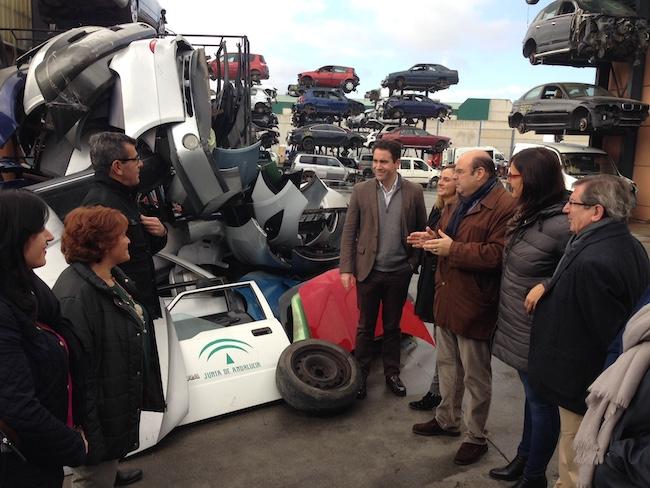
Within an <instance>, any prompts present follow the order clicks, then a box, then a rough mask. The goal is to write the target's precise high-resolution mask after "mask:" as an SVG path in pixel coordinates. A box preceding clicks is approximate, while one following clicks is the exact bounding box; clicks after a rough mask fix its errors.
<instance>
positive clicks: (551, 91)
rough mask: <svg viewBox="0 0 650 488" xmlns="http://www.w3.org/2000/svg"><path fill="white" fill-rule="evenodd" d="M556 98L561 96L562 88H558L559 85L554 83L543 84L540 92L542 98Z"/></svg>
mask: <svg viewBox="0 0 650 488" xmlns="http://www.w3.org/2000/svg"><path fill="white" fill-rule="evenodd" d="M556 98H562V90H560V87H559V86H556V85H547V86H545V87H544V91H543V92H542V100H553V99H556Z"/></svg>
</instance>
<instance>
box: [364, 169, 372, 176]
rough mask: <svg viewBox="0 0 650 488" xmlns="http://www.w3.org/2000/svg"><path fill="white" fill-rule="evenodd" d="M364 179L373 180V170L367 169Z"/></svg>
mask: <svg viewBox="0 0 650 488" xmlns="http://www.w3.org/2000/svg"><path fill="white" fill-rule="evenodd" d="M363 177H364V178H372V170H371V169H370V168H366V169H364V170H363Z"/></svg>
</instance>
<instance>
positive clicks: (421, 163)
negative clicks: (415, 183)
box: [413, 159, 429, 171]
mask: <svg viewBox="0 0 650 488" xmlns="http://www.w3.org/2000/svg"><path fill="white" fill-rule="evenodd" d="M413 167H414V169H421V170H424V171H426V170H427V169H429V168H428V167H427V164H426V163H425V162H424V161H422V160H420V159H414V160H413Z"/></svg>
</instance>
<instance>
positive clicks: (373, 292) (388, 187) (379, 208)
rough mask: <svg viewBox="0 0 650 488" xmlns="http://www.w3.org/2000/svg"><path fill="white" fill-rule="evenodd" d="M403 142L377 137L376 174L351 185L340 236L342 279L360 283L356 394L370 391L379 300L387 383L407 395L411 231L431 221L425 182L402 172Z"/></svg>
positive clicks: (413, 254)
mask: <svg viewBox="0 0 650 488" xmlns="http://www.w3.org/2000/svg"><path fill="white" fill-rule="evenodd" d="M400 152H401V146H400V145H399V144H398V143H395V142H392V141H378V142H377V143H376V144H375V147H374V150H373V161H372V166H373V170H374V172H375V178H373V179H372V180H369V181H366V182H364V183H360V184H358V185H356V186H355V187H354V190H352V197H351V198H350V205H349V206H348V211H347V215H346V218H345V225H344V227H343V235H342V239H341V265H340V271H341V283H342V284H343V287H344V288H345V289H348V288H349V287H350V286H351V285H352V284H353V283H354V282H355V281H356V283H357V303H358V306H359V312H360V317H359V327H358V329H357V338H356V346H355V352H354V355H355V357H356V358H357V361H358V362H359V365H360V366H361V370H362V372H363V383H362V386H361V388H360V390H359V392H358V394H357V397H358V398H360V399H363V398H365V397H366V381H365V379H366V377H367V376H368V372H369V370H370V362H371V359H372V344H373V341H374V339H375V326H376V323H377V315H378V313H379V306H380V304H381V305H382V307H383V309H382V320H383V325H384V337H383V359H384V375H385V376H386V384H387V385H388V387H389V388H390V390H391V391H392V392H393V393H394V394H395V395H398V396H405V395H406V387H405V386H404V384H403V383H402V381H401V380H400V377H399V372H400V369H399V368H400V338H401V334H400V319H401V317H402V308H403V306H404V302H405V301H406V296H407V294H408V286H409V283H410V281H411V276H412V274H413V272H414V271H415V270H416V269H417V267H418V264H419V261H420V252H419V251H418V250H417V249H413V248H412V247H411V246H410V245H408V244H407V243H406V238H407V236H408V235H409V234H410V233H411V232H414V231H416V230H418V229H423V228H424V226H425V225H426V218H427V214H426V210H425V206H424V196H423V194H422V187H421V186H420V185H416V184H414V183H411V182H410V181H407V180H404V179H402V178H401V177H400V175H399V174H398V173H397V168H399V157H400Z"/></svg>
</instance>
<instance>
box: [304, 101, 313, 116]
mask: <svg viewBox="0 0 650 488" xmlns="http://www.w3.org/2000/svg"><path fill="white" fill-rule="evenodd" d="M303 111H304V112H305V113H306V114H307V115H312V114H315V113H316V107H314V106H313V105H312V104H311V103H307V104H306V105H305V108H304V109H303Z"/></svg>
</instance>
